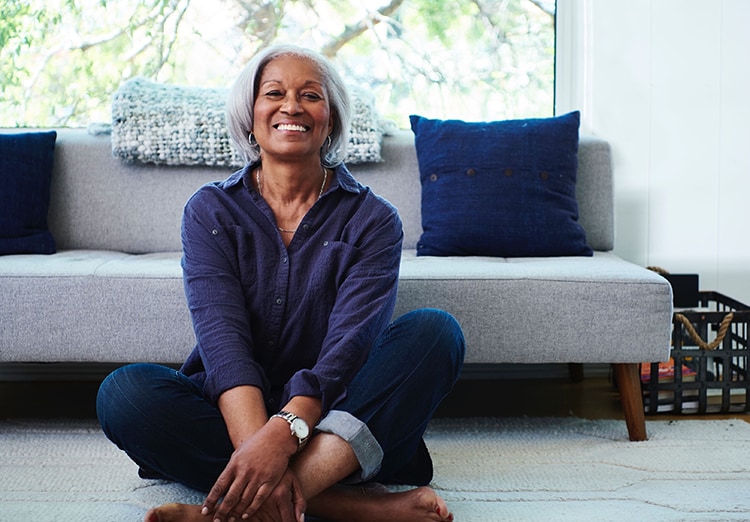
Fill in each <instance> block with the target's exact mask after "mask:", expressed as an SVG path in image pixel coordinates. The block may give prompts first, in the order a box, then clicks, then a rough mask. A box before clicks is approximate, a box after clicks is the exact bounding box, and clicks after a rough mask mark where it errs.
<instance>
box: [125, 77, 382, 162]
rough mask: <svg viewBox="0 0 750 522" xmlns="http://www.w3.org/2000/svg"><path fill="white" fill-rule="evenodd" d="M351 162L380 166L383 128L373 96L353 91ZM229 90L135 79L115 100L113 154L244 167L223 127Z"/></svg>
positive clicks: (134, 158) (130, 158)
mask: <svg viewBox="0 0 750 522" xmlns="http://www.w3.org/2000/svg"><path fill="white" fill-rule="evenodd" d="M349 91H350V92H349V94H350V97H351V101H352V125H351V135H350V138H349V143H348V145H347V156H346V159H345V162H346V163H348V164H354V163H366V162H379V161H382V157H381V154H380V147H381V141H382V137H383V130H382V127H383V125H382V124H381V122H380V120H379V118H378V115H377V112H376V110H375V106H374V105H375V104H374V99H373V97H372V95H371V94H370V93H369V92H368V91H365V90H364V89H361V88H357V87H350V89H349ZM228 94H229V90H228V89H211V88H204V87H187V86H180V85H167V84H160V83H156V82H153V81H151V80H148V79H145V78H133V79H131V80H128V81H127V82H125V83H123V84H122V85H121V86H120V88H119V89H118V90H117V92H115V94H114V97H113V100H112V154H114V156H115V157H119V158H121V159H123V160H124V161H128V162H140V163H155V164H160V165H209V166H220V167H241V166H242V165H243V164H244V161H243V159H242V157H241V156H240V155H239V154H238V153H237V151H236V150H235V149H234V147H233V146H232V141H231V139H230V138H229V133H228V132H227V128H226V123H225V104H226V99H227V96H228Z"/></svg>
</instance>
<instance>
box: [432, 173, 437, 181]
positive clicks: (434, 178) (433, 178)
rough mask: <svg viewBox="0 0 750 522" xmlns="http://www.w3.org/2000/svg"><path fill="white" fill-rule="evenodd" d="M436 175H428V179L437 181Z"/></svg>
mask: <svg viewBox="0 0 750 522" xmlns="http://www.w3.org/2000/svg"><path fill="white" fill-rule="evenodd" d="M437 179H438V175H437V174H431V175H430V181H437Z"/></svg>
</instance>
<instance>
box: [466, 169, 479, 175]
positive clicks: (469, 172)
mask: <svg viewBox="0 0 750 522" xmlns="http://www.w3.org/2000/svg"><path fill="white" fill-rule="evenodd" d="M476 173H477V170H476V169H468V170H467V171H466V175H467V176H473V175H475V174H476Z"/></svg>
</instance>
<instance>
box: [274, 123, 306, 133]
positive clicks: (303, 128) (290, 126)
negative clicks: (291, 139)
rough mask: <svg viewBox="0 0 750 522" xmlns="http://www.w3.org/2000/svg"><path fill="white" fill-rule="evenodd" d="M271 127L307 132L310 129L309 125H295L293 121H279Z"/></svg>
mask: <svg viewBox="0 0 750 522" xmlns="http://www.w3.org/2000/svg"><path fill="white" fill-rule="evenodd" d="M273 127H274V129H276V130H280V131H296V132H307V131H309V130H310V127H308V126H307V125H297V124H293V123H279V124H278V125H274V126H273Z"/></svg>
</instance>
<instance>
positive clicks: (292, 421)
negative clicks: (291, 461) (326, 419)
mask: <svg viewBox="0 0 750 522" xmlns="http://www.w3.org/2000/svg"><path fill="white" fill-rule="evenodd" d="M273 417H279V418H281V419H284V420H285V421H287V422H288V423H289V429H290V430H291V432H292V435H293V436H294V437H297V442H298V445H297V451H299V450H301V449H302V448H304V447H305V444H307V439H309V438H310V426H308V425H307V423H306V422H305V421H304V419H301V418H300V417H297V416H296V415H295V414H294V413H290V412H288V411H283V410H282V411H280V412H279V413H277V414H275V415H272V416H271V418H273Z"/></svg>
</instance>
